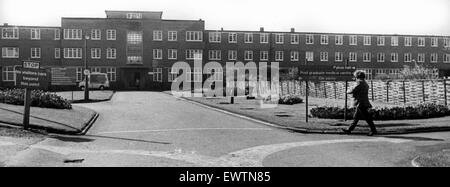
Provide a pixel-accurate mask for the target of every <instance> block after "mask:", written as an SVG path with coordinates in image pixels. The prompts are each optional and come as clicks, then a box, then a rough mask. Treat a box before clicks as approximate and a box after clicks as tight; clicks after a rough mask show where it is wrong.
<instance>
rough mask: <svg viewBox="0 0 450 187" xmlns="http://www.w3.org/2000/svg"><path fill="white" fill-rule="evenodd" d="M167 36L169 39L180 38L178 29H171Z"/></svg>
mask: <svg viewBox="0 0 450 187" xmlns="http://www.w3.org/2000/svg"><path fill="white" fill-rule="evenodd" d="M167 38H168V40H169V41H171V42H173V41H177V40H178V32H177V31H169V32H168V33H167Z"/></svg>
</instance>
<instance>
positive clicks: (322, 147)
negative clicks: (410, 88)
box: [0, 92, 450, 166]
mask: <svg viewBox="0 0 450 187" xmlns="http://www.w3.org/2000/svg"><path fill="white" fill-rule="evenodd" d="M82 106H84V107H88V108H91V109H94V110H96V111H98V112H99V113H100V114H101V117H100V118H99V119H98V121H97V122H96V123H95V125H94V126H93V127H92V128H91V129H90V131H89V133H88V134H87V135H86V136H82V137H75V136H54V137H52V138H47V139H45V140H43V141H40V142H38V143H35V144H32V145H27V148H26V149H23V151H21V152H19V154H17V155H15V156H14V157H12V158H11V159H9V160H8V161H7V162H6V163H5V164H6V165H8V166H411V160H412V159H414V158H415V157H416V156H418V155H420V154H422V153H425V152H429V151H435V150H442V149H449V148H450V133H426V134H411V135H404V136H384V137H366V136H347V135H320V134H315V135H313V134H301V133H294V132H290V131H287V130H283V129H277V128H272V127H269V126H266V125H262V124H260V123H257V122H253V121H249V120H245V119H241V118H238V117H236V116H232V115H228V114H224V113H221V112H218V111H214V110H211V109H208V108H205V107H202V106H199V105H197V104H193V103H190V102H187V101H184V100H180V99H177V98H174V97H172V96H169V95H166V94H164V93H157V92H119V93H116V95H115V96H114V98H113V99H112V100H111V101H110V102H105V103H95V104H83V105H82ZM0 146H11V145H10V144H8V143H7V142H2V141H1V140H0ZM65 162H66V163H65Z"/></svg>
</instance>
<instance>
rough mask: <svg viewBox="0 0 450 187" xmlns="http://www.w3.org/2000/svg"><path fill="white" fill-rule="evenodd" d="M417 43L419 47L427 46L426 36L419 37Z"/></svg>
mask: <svg viewBox="0 0 450 187" xmlns="http://www.w3.org/2000/svg"><path fill="white" fill-rule="evenodd" d="M417 43H418V44H417V45H418V46H419V47H425V38H424V37H419V38H418V39H417Z"/></svg>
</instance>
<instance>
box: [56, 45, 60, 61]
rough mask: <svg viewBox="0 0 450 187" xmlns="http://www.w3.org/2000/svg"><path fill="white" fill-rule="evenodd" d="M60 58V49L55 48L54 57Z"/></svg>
mask: <svg viewBox="0 0 450 187" xmlns="http://www.w3.org/2000/svg"><path fill="white" fill-rule="evenodd" d="M60 58H61V49H60V48H55V59H60Z"/></svg>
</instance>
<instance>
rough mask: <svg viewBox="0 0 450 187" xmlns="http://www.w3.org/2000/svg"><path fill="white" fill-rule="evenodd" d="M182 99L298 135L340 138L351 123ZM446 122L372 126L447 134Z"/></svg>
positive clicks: (362, 125)
mask: <svg viewBox="0 0 450 187" xmlns="http://www.w3.org/2000/svg"><path fill="white" fill-rule="evenodd" d="M165 93H167V92H165ZM167 94H169V93H167ZM183 99H186V100H187V101H189V102H193V103H195V104H198V105H200V106H203V107H207V108H210V109H213V110H217V111H221V112H224V113H229V114H231V115H234V116H236V117H241V118H251V119H254V120H255V121H259V122H260V123H266V124H269V125H272V126H275V127H279V128H283V129H289V130H292V131H296V132H301V133H318V134H343V132H342V129H343V128H346V127H348V126H349V125H350V123H351V121H344V120H343V119H340V120H337V119H318V118H311V117H310V118H309V122H306V117H305V116H306V112H305V111H306V110H305V103H302V104H297V105H277V107H275V108H263V107H260V105H259V104H257V103H258V102H257V101H255V100H247V99H246V98H243V97H241V98H235V104H223V103H228V102H229V98H204V97H189V98H183ZM332 102H333V100H327V99H322V98H310V102H309V108H310V109H311V108H313V107H316V106H322V105H323V104H324V103H332ZM448 121H450V116H447V117H441V118H430V119H416V120H388V121H375V124H376V127H377V130H378V133H379V134H381V135H387V134H408V133H420V132H440V131H450V123H448ZM368 131H369V128H368V126H367V124H366V122H365V121H364V120H361V121H360V122H359V125H358V127H357V128H356V129H355V131H354V132H353V133H356V134H366V133H367V132H368Z"/></svg>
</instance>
